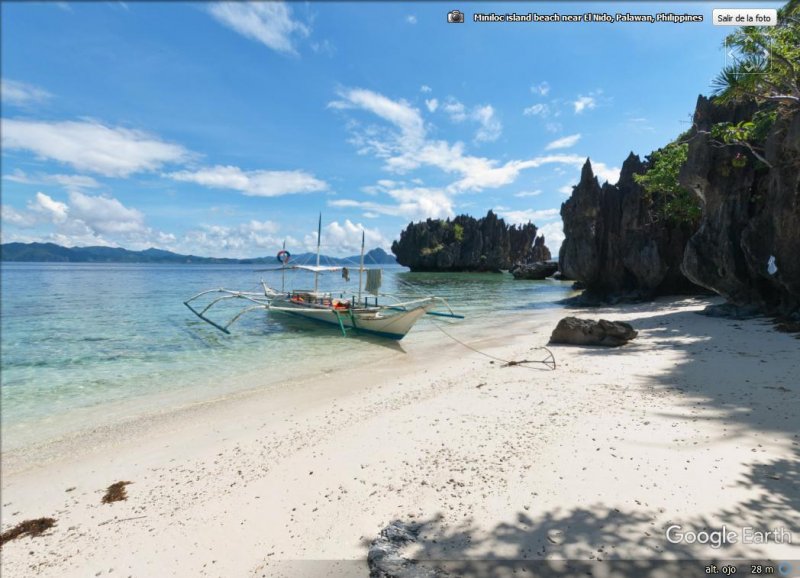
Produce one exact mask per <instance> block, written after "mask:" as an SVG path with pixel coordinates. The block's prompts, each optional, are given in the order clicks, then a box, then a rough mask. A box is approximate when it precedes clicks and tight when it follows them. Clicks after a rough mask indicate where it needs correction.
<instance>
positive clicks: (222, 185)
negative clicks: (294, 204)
mask: <svg viewBox="0 0 800 578" xmlns="http://www.w3.org/2000/svg"><path fill="white" fill-rule="evenodd" d="M167 176H168V177H170V178H171V179H173V180H176V181H181V182H187V183H196V184H198V185H202V186H204V187H212V188H216V189H231V190H234V191H239V192H240V193H242V194H244V195H247V196H251V197H278V196H281V195H291V194H298V193H313V192H317V191H324V190H325V189H327V188H328V184H327V183H326V182H325V181H322V180H320V179H317V178H316V177H314V176H313V175H311V174H309V173H306V172H304V171H243V170H242V169H240V168H239V167H234V166H222V165H217V166H214V167H208V168H203V169H199V170H196V171H178V172H174V173H169V174H168V175H167Z"/></svg>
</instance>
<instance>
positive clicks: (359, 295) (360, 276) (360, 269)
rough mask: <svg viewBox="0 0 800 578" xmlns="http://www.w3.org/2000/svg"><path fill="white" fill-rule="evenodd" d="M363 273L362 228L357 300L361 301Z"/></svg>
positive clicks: (362, 233)
mask: <svg viewBox="0 0 800 578" xmlns="http://www.w3.org/2000/svg"><path fill="white" fill-rule="evenodd" d="M363 275H364V229H361V265H359V267H358V302H359V303H361V286H362V276H363Z"/></svg>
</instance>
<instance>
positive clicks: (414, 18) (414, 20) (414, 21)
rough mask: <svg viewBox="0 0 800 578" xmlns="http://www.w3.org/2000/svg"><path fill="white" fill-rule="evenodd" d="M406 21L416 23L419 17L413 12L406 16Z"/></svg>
mask: <svg viewBox="0 0 800 578" xmlns="http://www.w3.org/2000/svg"><path fill="white" fill-rule="evenodd" d="M406 22H408V23H409V24H416V23H417V17H416V16H414V15H413V14H409V15H408V16H406Z"/></svg>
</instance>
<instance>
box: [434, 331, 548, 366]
mask: <svg viewBox="0 0 800 578" xmlns="http://www.w3.org/2000/svg"><path fill="white" fill-rule="evenodd" d="M432 321H433V320H432ZM433 324H434V325H435V326H436V328H437V329H438V330H439V331H441V332H442V333H444V334H445V335H446V336H447V337H449V338H450V339H452V340H453V341H455V342H456V343H458V344H459V345H463V346H464V347H466V348H467V349H469V350H471V351H474V352H475V353H478V354H480V355H483V356H484V357H488V358H489V359H494V360H495V361H500V362H502V363H503V364H504V365H503V367H523V368H525V369H538V368H535V367H528V366H527V365H525V364H527V363H541V364H542V365H545V366H547V367H548V368H550V371H555V369H556V356H555V355H553V352H552V351H550V350H549V349H548V348H547V347H543V346H542V347H536V348H535V349H541V350H544V351H545V352H546V353H547V356H546V357H545V358H544V359H522V360H519V361H509V360H508V359H503V358H502V357H497V356H496V355H492V354H491V353H486V352H485V351H481V350H480V349H476V348H475V347H472V346H471V345H469V344H468V343H464V342H463V341H461V340H460V339H458V338H457V337H455V336H453V335H451V334H450V333H448V332H447V331H445V329H444V327H442V326H441V325H440V324H439V323H437V322H435V321H433Z"/></svg>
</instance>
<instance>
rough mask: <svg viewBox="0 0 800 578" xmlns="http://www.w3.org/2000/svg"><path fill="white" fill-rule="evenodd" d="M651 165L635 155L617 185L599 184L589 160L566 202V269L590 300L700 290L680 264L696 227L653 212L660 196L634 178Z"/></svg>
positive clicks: (563, 210)
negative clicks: (644, 187) (685, 273)
mask: <svg viewBox="0 0 800 578" xmlns="http://www.w3.org/2000/svg"><path fill="white" fill-rule="evenodd" d="M646 169H647V165H646V163H643V162H642V161H641V160H640V159H639V157H638V156H637V155H634V154H633V153H631V154H630V155H629V156H628V158H627V159H626V160H625V162H624V163H623V165H622V170H621V172H620V177H619V181H618V182H617V184H615V185H611V184H608V183H605V184H604V185H603V186H600V183H599V182H598V180H597V178H596V177H595V176H594V173H593V172H592V165H591V162H590V161H589V160H588V159H587V161H586V164H585V165H584V166H583V170H582V172H581V179H580V182H579V183H578V185H577V186H576V187H575V188H574V190H573V192H572V196H571V197H570V198H569V199H568V200H567V201H566V202H565V203H564V204H562V205H561V217H562V219H563V221H564V235H565V240H564V243H563V244H562V245H561V252H560V254H559V264H560V268H561V272H562V273H563V274H564V276H565V277H566V278H569V279H575V280H577V281H580V282H581V283H583V285H584V286H585V288H586V297H587V298H588V299H599V300H612V301H613V300H619V299H643V298H650V297H654V296H657V295H664V294H671V293H686V292H692V291H694V290H696V289H697V287H696V286H694V285H693V284H692V283H691V282H690V281H689V280H688V279H687V278H686V277H685V276H684V274H683V273H682V272H681V267H680V265H681V262H682V260H683V252H684V248H685V246H686V243H687V241H688V239H689V237H690V236H691V234H692V233H693V232H694V228H693V227H692V226H691V225H689V224H685V223H676V222H673V221H670V220H669V219H660V218H657V217H655V216H654V214H655V211H654V210H653V209H654V204H655V203H657V202H658V199H657V198H653V197H652V196H651V195H647V194H646V193H645V191H644V190H643V188H642V187H641V186H640V185H639V184H638V183H637V182H636V181H635V180H634V175H638V174H643V173H644V172H645V171H646Z"/></svg>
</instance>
